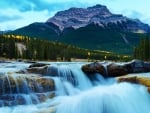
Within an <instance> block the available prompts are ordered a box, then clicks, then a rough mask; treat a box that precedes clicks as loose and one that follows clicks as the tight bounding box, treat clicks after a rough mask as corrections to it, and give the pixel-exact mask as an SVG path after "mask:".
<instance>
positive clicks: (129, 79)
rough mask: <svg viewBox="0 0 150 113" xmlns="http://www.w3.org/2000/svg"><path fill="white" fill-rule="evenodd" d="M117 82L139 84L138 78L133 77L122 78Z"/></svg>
mask: <svg viewBox="0 0 150 113" xmlns="http://www.w3.org/2000/svg"><path fill="white" fill-rule="evenodd" d="M117 81H118V82H119V83H120V82H130V83H135V84H136V83H138V82H137V76H133V77H120V78H118V79H117Z"/></svg>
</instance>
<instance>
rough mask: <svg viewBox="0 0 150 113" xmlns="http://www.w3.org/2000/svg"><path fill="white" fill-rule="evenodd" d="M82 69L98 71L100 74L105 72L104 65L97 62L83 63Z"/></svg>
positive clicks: (89, 71)
mask: <svg viewBox="0 0 150 113" xmlns="http://www.w3.org/2000/svg"><path fill="white" fill-rule="evenodd" d="M82 70H83V71H84V72H85V73H100V74H102V75H105V74H106V69H105V67H104V65H103V64H101V63H99V62H94V63H91V64H86V65H83V66H82Z"/></svg>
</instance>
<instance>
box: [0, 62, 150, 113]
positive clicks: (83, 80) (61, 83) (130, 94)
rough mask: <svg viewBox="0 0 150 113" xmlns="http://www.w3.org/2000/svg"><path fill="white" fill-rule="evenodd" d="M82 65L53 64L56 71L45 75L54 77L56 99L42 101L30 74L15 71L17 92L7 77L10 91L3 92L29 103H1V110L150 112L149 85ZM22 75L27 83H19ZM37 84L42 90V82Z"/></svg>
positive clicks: (34, 112) (1, 112)
mask: <svg viewBox="0 0 150 113" xmlns="http://www.w3.org/2000/svg"><path fill="white" fill-rule="evenodd" d="M9 65H10V64H9ZM81 65H82V64H81V63H62V64H61V63H53V64H52V65H50V66H52V67H53V68H54V69H55V71H56V73H53V75H51V74H49V73H50V72H49V73H47V76H46V77H45V78H46V79H49V78H51V79H53V80H54V82H55V95H56V96H55V97H54V98H52V99H48V98H47V100H46V101H45V102H40V101H39V99H38V96H37V92H34V91H33V90H31V89H30V87H29V86H28V82H27V80H28V79H26V76H20V75H13V77H12V79H13V80H14V84H16V86H17V87H16V89H15V93H14V89H11V87H10V86H11V82H10V81H9V78H7V80H5V81H7V83H8V86H9V87H8V89H9V90H10V91H8V92H7V93H6V92H3V95H4V96H5V95H6V94H9V95H21V96H22V97H24V99H25V100H26V103H25V104H24V105H14V106H3V107H0V113H54V112H55V113H149V106H150V95H149V93H148V92H147V89H146V87H144V86H141V85H135V84H130V83H116V81H115V79H113V78H107V79H105V78H103V77H102V76H101V75H100V74H93V75H86V74H85V73H83V72H82V70H81ZM3 67H5V66H4V65H3ZM6 67H7V66H6ZM0 68H1V67H0ZM15 68H16V67H15ZM4 69H6V68H4ZM49 69H50V68H49ZM4 71H5V70H4ZM48 71H51V70H48ZM5 75H7V74H5ZM143 75H144V73H143ZM146 75H147V74H146ZM148 75H149V74H148ZM148 75H147V76H148ZM1 76H3V74H2V75H1ZM27 76H30V75H27ZM8 77H10V76H8ZM18 77H19V80H21V81H24V82H23V84H24V86H23V87H22V86H21V87H19V85H18V83H17V82H18ZM37 88H39V91H40V87H39V86H38V85H37ZM8 89H7V90H8ZM49 93H51V92H43V93H42V94H43V95H45V96H47V95H48V94H49ZM1 96H2V95H1ZM16 98H17V97H16ZM33 100H34V101H33ZM35 101H36V102H35Z"/></svg>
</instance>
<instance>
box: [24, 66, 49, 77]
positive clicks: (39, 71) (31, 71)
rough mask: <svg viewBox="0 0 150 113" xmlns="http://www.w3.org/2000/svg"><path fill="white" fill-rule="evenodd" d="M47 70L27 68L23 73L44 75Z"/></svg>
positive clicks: (44, 67)
mask: <svg viewBox="0 0 150 113" xmlns="http://www.w3.org/2000/svg"><path fill="white" fill-rule="evenodd" d="M47 68H48V66H42V67H31V68H27V69H26V71H25V72H26V73H35V74H42V75H45V74H46V73H47Z"/></svg>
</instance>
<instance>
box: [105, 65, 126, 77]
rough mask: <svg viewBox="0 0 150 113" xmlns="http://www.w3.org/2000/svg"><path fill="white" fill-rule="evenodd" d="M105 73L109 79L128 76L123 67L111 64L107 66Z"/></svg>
mask: <svg viewBox="0 0 150 113" xmlns="http://www.w3.org/2000/svg"><path fill="white" fill-rule="evenodd" d="M107 72H108V76H109V77H117V76H121V75H125V74H128V69H127V68H125V66H124V65H118V64H115V63H111V64H109V65H108V66H107Z"/></svg>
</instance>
